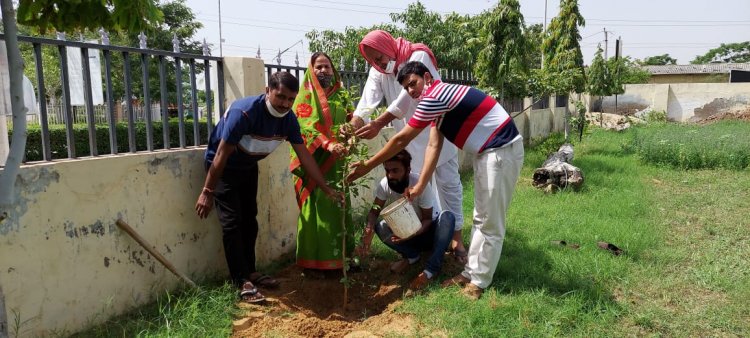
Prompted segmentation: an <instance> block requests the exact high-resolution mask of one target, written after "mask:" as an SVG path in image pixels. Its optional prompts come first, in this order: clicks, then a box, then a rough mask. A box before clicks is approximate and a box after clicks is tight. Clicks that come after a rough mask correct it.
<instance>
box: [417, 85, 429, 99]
mask: <svg viewBox="0 0 750 338" xmlns="http://www.w3.org/2000/svg"><path fill="white" fill-rule="evenodd" d="M429 89H430V85H428V84H426V83H425V84H424V87H422V93H421V94H419V98H418V99H417V100H422V99H423V98H424V97H425V95H427V91H428V90H429Z"/></svg>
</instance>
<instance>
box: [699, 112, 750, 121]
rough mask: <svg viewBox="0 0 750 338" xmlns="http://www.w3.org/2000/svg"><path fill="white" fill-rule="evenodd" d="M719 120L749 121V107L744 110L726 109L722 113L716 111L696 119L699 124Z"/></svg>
mask: <svg viewBox="0 0 750 338" xmlns="http://www.w3.org/2000/svg"><path fill="white" fill-rule="evenodd" d="M721 120H743V121H750V109H745V110H734V111H728V112H723V113H718V114H714V115H711V116H709V117H706V118H705V119H702V120H700V121H698V123H700V124H709V123H713V122H716V121H721Z"/></svg>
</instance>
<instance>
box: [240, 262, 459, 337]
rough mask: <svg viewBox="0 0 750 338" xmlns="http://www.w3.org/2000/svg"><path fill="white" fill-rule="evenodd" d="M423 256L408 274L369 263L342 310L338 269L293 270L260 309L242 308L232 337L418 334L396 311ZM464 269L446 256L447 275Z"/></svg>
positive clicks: (282, 274)
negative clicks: (396, 273) (399, 273)
mask: <svg viewBox="0 0 750 338" xmlns="http://www.w3.org/2000/svg"><path fill="white" fill-rule="evenodd" d="M425 259H426V258H425V257H423V258H422V260H421V262H420V263H418V264H414V265H413V266H411V267H410V269H409V270H407V271H406V272H405V273H404V274H401V275H395V274H393V273H391V272H390V270H389V266H390V263H391V262H389V261H386V260H383V259H374V258H373V259H369V260H367V262H365V263H366V264H365V266H364V268H363V269H362V271H361V272H357V273H348V274H347V275H348V277H349V279H350V280H351V281H352V283H351V286H350V288H349V291H348V303H347V304H346V307H344V304H343V302H344V285H343V284H342V283H341V278H342V274H341V272H340V271H339V270H336V271H328V272H326V273H324V274H310V273H308V274H306V273H305V272H304V271H303V269H301V268H300V267H298V266H296V265H291V266H289V267H287V268H285V269H284V270H282V271H281V272H279V273H278V274H277V275H276V276H275V277H276V278H277V279H278V280H279V281H280V282H281V286H280V288H279V289H277V290H262V292H263V294H264V295H265V296H266V298H267V301H266V303H264V304H262V305H250V304H246V303H240V305H239V306H240V307H241V308H242V309H243V310H244V312H245V314H244V316H243V317H242V318H240V319H238V320H236V321H235V322H234V333H233V335H232V336H233V337H378V336H381V337H382V336H394V335H395V336H409V335H412V334H414V332H415V330H416V326H415V324H414V322H413V321H412V320H411V319H410V318H409V317H408V316H407V315H404V314H399V313H396V312H395V308H396V307H398V305H399V304H400V303H401V300H402V299H403V297H404V294H405V293H406V291H407V289H406V286H407V285H408V283H409V281H410V279H411V278H413V277H415V276H416V275H417V274H419V272H420V271H421V270H422V269H423V267H424V262H425ZM461 269H462V266H461V265H460V264H458V263H457V262H456V261H455V259H453V257H449V256H446V257H445V264H444V267H443V273H444V274H447V275H453V274H456V273H458V272H460V271H461Z"/></svg>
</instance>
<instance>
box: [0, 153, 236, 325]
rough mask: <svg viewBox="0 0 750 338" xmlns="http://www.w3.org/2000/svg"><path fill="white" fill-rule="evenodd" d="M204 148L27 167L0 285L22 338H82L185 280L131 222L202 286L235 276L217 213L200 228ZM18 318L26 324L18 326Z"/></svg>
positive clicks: (8, 226) (6, 234)
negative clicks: (125, 227)
mask: <svg viewBox="0 0 750 338" xmlns="http://www.w3.org/2000/svg"><path fill="white" fill-rule="evenodd" d="M202 156H203V150H202V149H191V150H177V151H170V152H157V153H148V154H137V155H124V156H116V157H102V158H96V159H85V160H74V161H65V162H57V163H43V164H35V165H30V166H24V167H22V168H21V170H20V177H19V180H18V181H17V182H16V186H15V188H16V192H17V196H18V200H17V203H16V205H15V208H14V209H12V210H11V213H10V215H9V218H8V219H6V220H5V221H3V223H1V224H0V284H2V286H3V291H4V293H5V301H6V309H7V311H8V314H9V318H8V319H9V321H10V322H15V321H16V319H17V320H18V322H20V323H23V324H22V325H21V327H20V328H19V330H18V332H13V333H12V334H18V335H19V336H46V335H50V334H52V333H55V332H57V333H72V332H76V331H78V330H80V329H82V328H85V327H87V326H90V325H93V324H96V323H99V322H102V321H104V320H106V319H108V318H109V317H111V316H113V315H116V314H120V313H123V312H125V311H127V310H130V309H132V308H133V307H136V306H139V305H142V304H145V303H147V302H149V301H151V300H153V299H154V297H155V295H156V294H158V293H162V292H163V291H164V290H171V289H174V288H175V287H177V286H179V284H180V281H179V280H178V279H177V278H176V277H175V276H173V275H172V274H171V273H170V272H169V271H167V270H166V269H165V268H163V267H162V266H161V265H160V263H159V262H158V261H156V260H155V259H154V258H153V257H151V255H149V254H148V253H147V252H146V251H145V250H144V249H143V248H142V247H140V246H139V245H138V243H136V242H135V241H134V240H132V239H131V238H130V237H129V236H128V235H127V234H125V233H124V232H122V231H120V229H119V228H118V227H117V226H116V225H115V221H116V220H117V219H119V218H122V219H123V220H124V221H126V222H127V223H128V224H130V225H131V226H132V227H133V228H134V229H135V230H136V231H137V232H138V233H139V234H140V235H141V236H143V237H144V238H145V239H146V240H147V241H149V242H150V243H151V244H152V245H154V247H155V249H156V250H158V251H160V252H161V253H162V254H163V255H164V256H165V257H166V258H167V259H168V260H170V261H171V262H172V263H173V264H174V265H175V266H176V268H177V269H178V270H179V271H181V272H183V273H185V274H186V275H188V276H190V277H191V278H194V279H202V278H204V277H207V276H216V275H225V274H226V267H225V265H226V264H225V263H224V258H223V252H222V248H221V229H220V227H219V225H218V221H217V219H216V216H215V215H211V216H212V217H209V218H208V219H207V220H203V221H201V220H199V219H198V217H197V216H196V215H195V211H194V204H195V199H196V197H197V195H198V192H199V191H200V187H201V186H202V182H203V179H204V177H205V174H204V169H203V165H202V163H201V162H202V160H201V159H202ZM16 317H18V318H16Z"/></svg>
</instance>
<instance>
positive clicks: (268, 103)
mask: <svg viewBox="0 0 750 338" xmlns="http://www.w3.org/2000/svg"><path fill="white" fill-rule="evenodd" d="M266 108H268V112H269V113H271V115H273V117H284V116H286V114H289V112H290V110H287V111H285V112H283V113H279V111H278V110H276V109H275V108H274V107H273V106H272V105H271V101H269V99H268V97H266Z"/></svg>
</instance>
